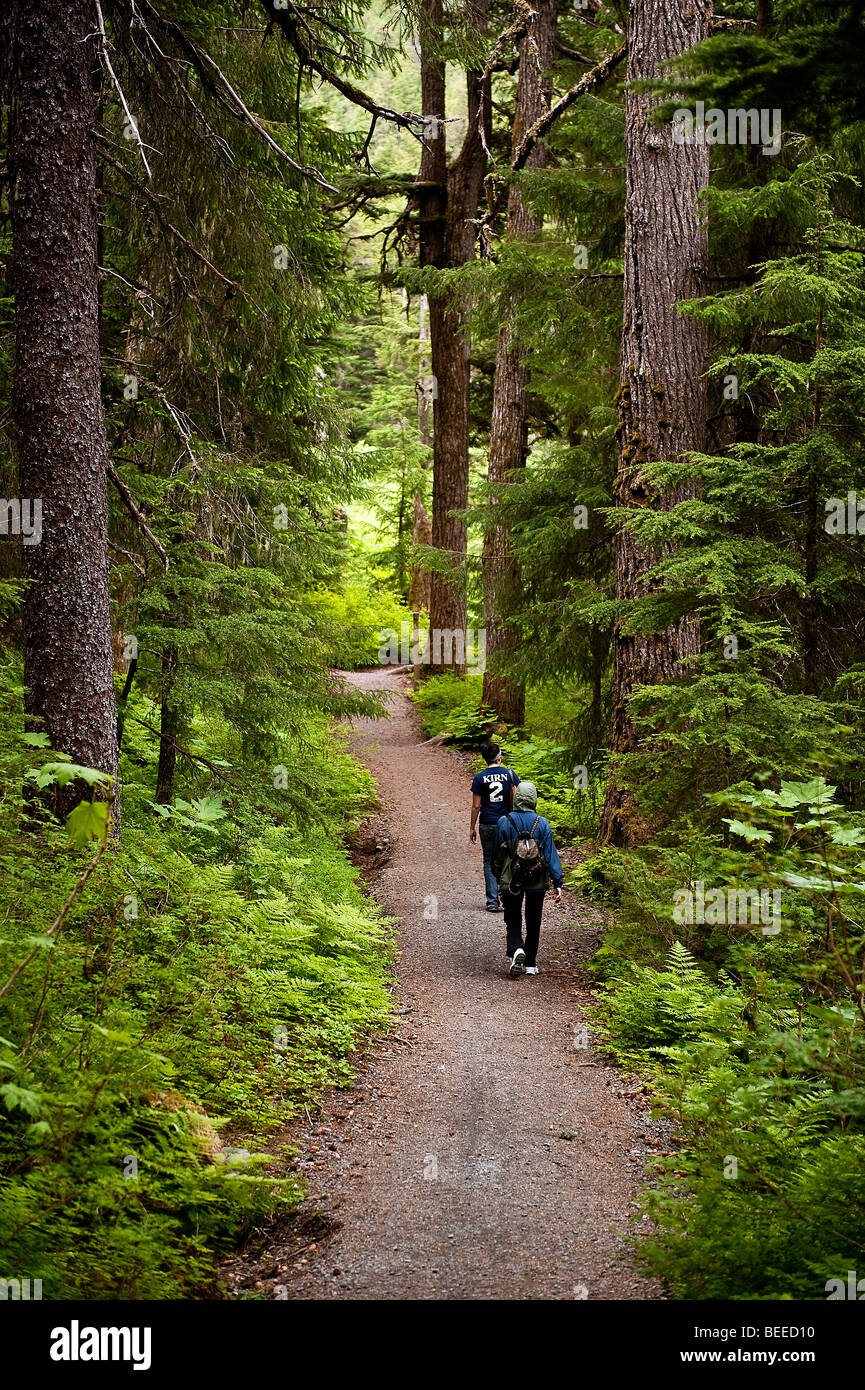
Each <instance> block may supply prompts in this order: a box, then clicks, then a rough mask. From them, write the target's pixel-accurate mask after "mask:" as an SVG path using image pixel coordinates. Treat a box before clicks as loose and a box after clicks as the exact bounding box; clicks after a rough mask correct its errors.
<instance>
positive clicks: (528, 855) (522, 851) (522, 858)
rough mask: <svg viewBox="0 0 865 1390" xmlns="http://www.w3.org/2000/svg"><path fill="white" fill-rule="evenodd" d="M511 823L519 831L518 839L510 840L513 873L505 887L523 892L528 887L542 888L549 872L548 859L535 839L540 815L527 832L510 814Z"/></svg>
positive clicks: (510, 890) (506, 890)
mask: <svg viewBox="0 0 865 1390" xmlns="http://www.w3.org/2000/svg"><path fill="white" fill-rule="evenodd" d="M508 820H509V821H510V824H511V825H512V826H513V828H514V830H515V831H516V832H517V838H516V841H514V840H513V839H511V840H510V841H509V842H508V849H509V857H510V865H511V873H510V879H509V881H508V883H507V884H506V885H505V887H504V891H505V892H506V893H522V892H525V890H526V889H529V890H531V889H533V888H534V889H538V888H542V887H543V885H544V881H545V876H546V872H547V861H546V859H545V858H544V854H543V850H542V849H541V847H540V845H539V844H538V842H537V840H536V839H535V831H536V830H537V827H538V821H539V820H540V816H535V820H534V825H533V826H532V828H531V830H529V831H528V832H526V831H525V830H520V829H519V828H518V827H517V826H516V825H515V824H514V822H513V821H512V820H511V818H510V816H508ZM503 877H504V875H503Z"/></svg>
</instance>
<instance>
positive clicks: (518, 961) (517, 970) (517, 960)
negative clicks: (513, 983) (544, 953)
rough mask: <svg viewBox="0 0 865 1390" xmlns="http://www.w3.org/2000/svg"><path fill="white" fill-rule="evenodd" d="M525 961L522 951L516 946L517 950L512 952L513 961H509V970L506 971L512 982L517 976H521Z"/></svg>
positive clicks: (524, 954)
mask: <svg viewBox="0 0 865 1390" xmlns="http://www.w3.org/2000/svg"><path fill="white" fill-rule="evenodd" d="M525 959H526V953H525V951H524V950H523V949H522V947H521V946H518V947H517V949H516V950H515V951H514V955H513V959H512V961H511V968H510V970H509V971H508V974H509V975H510V977H511V979H512V980H515V979H516V978H517V976H518V975H522V973H523V970H524V969H525Z"/></svg>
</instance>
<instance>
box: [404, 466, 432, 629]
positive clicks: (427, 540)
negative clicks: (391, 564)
mask: <svg viewBox="0 0 865 1390" xmlns="http://www.w3.org/2000/svg"><path fill="white" fill-rule="evenodd" d="M412 543H413V544H414V545H431V544H432V522H431V521H430V517H429V513H428V512H427V509H426V507H425V506H424V504H423V502H422V501H421V496H420V493H419V492H416V493H415V495H414V526H413V528H412ZM430 578H431V576H430V572H429V570H428V569H424V567H423V565H420V564H415V565H412V570H411V585H410V586H409V591H408V606H409V608H410V609H411V610H412V612H413V613H419V612H420V610H421V609H423V611H424V612H425V613H429V607H430Z"/></svg>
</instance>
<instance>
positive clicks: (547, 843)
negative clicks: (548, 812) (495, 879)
mask: <svg viewBox="0 0 865 1390" xmlns="http://www.w3.org/2000/svg"><path fill="white" fill-rule="evenodd" d="M536 815H537V812H536V811H511V814H510V819H508V817H507V816H502V817H501V818H500V819H499V822H498V825H497V826H496V838H495V840H494V841H493V859H495V855H496V851H497V850H498V849H499V847H500V846H501V845H502V844H503V843H504V842H505V840H510V839H512V838H513V836H514V835H515V834H517V833H519V832H521V833H524V834H528V832H529V831H530V830H531V828H532V826H533V825H534V824H535V816H536ZM511 821H513V825H511ZM514 825H515V826H516V827H517V829H516V830H514ZM535 839H536V840H537V842H538V844H539V845H540V847H541V851H542V853H543V856H544V858H545V859H546V861H547V867H548V868H549V871H550V878H551V879H552V880H553V886H554V887H555V888H561V886H562V884H563V883H564V875H563V874H562V861H561V859H560V858H559V852H558V850H557V849H556V847H555V845H554V843H553V832H552V830H551V829H550V823H549V821H548V820H547V818H546V816H540V817H539V818H538V824H537V826H536V828H535Z"/></svg>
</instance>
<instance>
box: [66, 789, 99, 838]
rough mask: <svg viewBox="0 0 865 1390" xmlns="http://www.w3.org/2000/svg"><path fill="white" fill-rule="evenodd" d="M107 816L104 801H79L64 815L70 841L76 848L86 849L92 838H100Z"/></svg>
mask: <svg viewBox="0 0 865 1390" xmlns="http://www.w3.org/2000/svg"><path fill="white" fill-rule="evenodd" d="M107 816H108V803H107V802H106V801H79V803H78V805H77V806H76V807H75V809H74V811H70V812H69V815H68V816H67V817H66V830H67V833H68V835H69V838H70V840H71V841H72V843H73V844H74V845H76V846H77V848H78V849H86V848H87V846H88V845H89V844H90V843H91V841H92V840H101V839H102V836H103V835H104V834H105V821H106V819H107Z"/></svg>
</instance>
